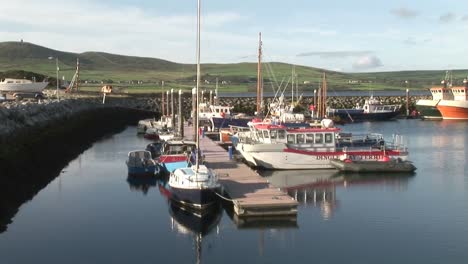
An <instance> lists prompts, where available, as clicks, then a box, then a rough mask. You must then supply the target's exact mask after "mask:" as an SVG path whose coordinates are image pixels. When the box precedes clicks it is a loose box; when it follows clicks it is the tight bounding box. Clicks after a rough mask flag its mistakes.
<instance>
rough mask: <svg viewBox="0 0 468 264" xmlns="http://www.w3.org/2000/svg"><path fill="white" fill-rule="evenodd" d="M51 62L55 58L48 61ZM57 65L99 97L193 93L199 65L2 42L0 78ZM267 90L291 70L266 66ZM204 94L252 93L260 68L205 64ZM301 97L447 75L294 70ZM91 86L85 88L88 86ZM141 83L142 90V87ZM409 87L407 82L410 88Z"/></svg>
mask: <svg viewBox="0 0 468 264" xmlns="http://www.w3.org/2000/svg"><path fill="white" fill-rule="evenodd" d="M49 57H53V58H52V59H49ZM56 57H58V61H59V68H60V72H59V78H62V76H64V77H65V79H66V80H68V81H69V80H71V78H72V76H73V75H74V73H75V69H76V59H77V58H79V59H80V80H81V81H82V82H83V84H82V89H83V90H89V91H95V90H96V91H97V90H99V89H100V87H101V86H102V85H103V83H104V84H112V85H113V86H114V87H116V88H117V89H118V90H120V91H123V92H129V93H148V92H160V91H161V81H164V82H165V89H171V88H174V89H183V90H190V89H191V88H192V87H193V86H194V85H195V73H196V69H195V65H193V64H180V63H174V62H170V61H165V60H160V59H154V58H142V57H132V56H121V55H115V54H108V53H102V52H85V53H80V54H76V53H70V52H62V51H57V50H52V49H48V48H45V47H41V46H37V45H34V44H31V43H20V42H1V43H0V72H5V71H8V70H24V71H30V72H34V73H38V74H43V75H46V76H51V77H52V78H55V76H56V68H55V58H56ZM262 66H263V67H262V70H263V73H264V74H263V76H264V87H265V90H267V89H271V90H272V88H271V87H275V88H277V87H279V86H280V84H281V85H282V86H281V87H285V85H286V84H288V85H289V86H290V83H291V71H292V68H293V66H292V65H290V64H286V63H279V62H269V63H264V64H263V65H262ZM201 70H202V75H203V76H202V78H201V80H202V86H201V88H202V89H207V90H209V89H213V90H214V89H215V82H216V78H218V80H219V91H220V92H249V91H250V92H253V91H255V89H256V88H255V87H256V82H257V64H256V63H236V64H202V66H201ZM295 71H296V74H297V79H298V83H299V90H300V91H313V90H314V89H317V88H318V86H319V82H320V80H321V76H322V74H323V73H324V72H326V74H327V83H328V87H329V89H335V90H383V89H406V88H409V89H423V88H429V87H431V86H432V85H438V84H440V81H441V80H442V78H443V77H444V76H445V71H442V70H441V71H403V72H375V73H343V72H333V71H328V70H324V69H318V68H313V67H305V66H297V65H296V66H295ZM467 73H468V71H466V70H457V71H453V79H454V82H455V83H461V82H462V81H463V78H464V77H465V76H466V74H467ZM85 81H86V82H87V83H84V82H85ZM138 81H140V82H142V84H138ZM405 81H408V82H407V83H406V82H405Z"/></svg>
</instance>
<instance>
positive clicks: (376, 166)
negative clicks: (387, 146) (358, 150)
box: [330, 160, 416, 172]
mask: <svg viewBox="0 0 468 264" xmlns="http://www.w3.org/2000/svg"><path fill="white" fill-rule="evenodd" d="M330 164H331V165H333V166H334V167H335V168H337V169H339V170H341V171H345V172H413V171H415V170H416V167H415V166H414V165H413V163H411V162H409V161H396V160H392V161H388V162H382V161H354V162H353V161H351V162H345V161H342V160H331V161H330Z"/></svg>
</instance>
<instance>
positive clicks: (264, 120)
mask: <svg viewBox="0 0 468 264" xmlns="http://www.w3.org/2000/svg"><path fill="white" fill-rule="evenodd" d="M263 123H267V124H270V123H271V119H270V118H266V119H263Z"/></svg>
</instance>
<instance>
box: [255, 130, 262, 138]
mask: <svg viewBox="0 0 468 264" xmlns="http://www.w3.org/2000/svg"><path fill="white" fill-rule="evenodd" d="M256 134H257V138H258V139H263V134H262V131H258V130H257V131H256Z"/></svg>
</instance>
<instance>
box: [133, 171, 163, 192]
mask: <svg viewBox="0 0 468 264" xmlns="http://www.w3.org/2000/svg"><path fill="white" fill-rule="evenodd" d="M157 181H158V179H157V177H154V176H131V175H129V176H128V177H127V182H128V185H129V186H130V190H132V191H137V192H142V193H143V194H144V195H146V194H147V193H148V191H149V189H150V188H153V187H156V185H157Z"/></svg>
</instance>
